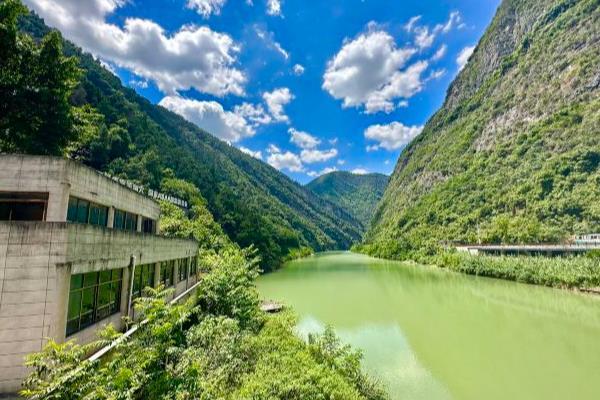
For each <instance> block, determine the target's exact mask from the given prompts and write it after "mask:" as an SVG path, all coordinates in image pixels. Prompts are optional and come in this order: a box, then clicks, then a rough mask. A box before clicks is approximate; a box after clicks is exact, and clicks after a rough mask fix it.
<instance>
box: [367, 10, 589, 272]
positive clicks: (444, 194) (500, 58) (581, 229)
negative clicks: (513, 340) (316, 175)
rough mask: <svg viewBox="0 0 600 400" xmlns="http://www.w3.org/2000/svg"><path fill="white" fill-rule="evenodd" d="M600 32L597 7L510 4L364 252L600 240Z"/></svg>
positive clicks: (408, 254) (409, 158)
mask: <svg viewBox="0 0 600 400" xmlns="http://www.w3.org/2000/svg"><path fill="white" fill-rule="evenodd" d="M599 20H600V3H599V2H598V1H597V0H578V1H574V0H535V1H534V0H505V1H503V3H502V4H501V5H500V7H499V9H498V11H497V14H496V16H495V17H494V19H493V21H492V23H491V26H490V27H489V28H488V30H487V32H486V33H485V35H484V36H483V38H482V39H481V41H480V42H479V44H478V45H477V47H476V48H475V51H474V53H473V55H472V56H471V58H470V60H469V62H468V64H467V66H466V67H465V68H464V70H463V71H462V72H461V73H460V74H459V75H458V77H457V78H456V80H455V81H454V82H453V83H452V85H451V87H450V89H449V91H448V94H447V97H446V100H445V103H444V105H443V107H442V108H441V109H440V110H439V111H438V112H437V113H436V114H435V115H434V116H433V117H432V118H431V119H430V120H429V121H428V123H427V124H426V126H425V129H424V130H423V132H422V134H421V135H419V136H418V137H417V138H416V139H415V140H414V141H413V142H412V143H411V144H410V145H409V146H408V147H407V148H406V149H405V151H404V152H403V153H402V154H401V156H400V159H399V161H398V164H397V165H396V168H395V171H394V173H393V175H392V177H391V178H390V183H389V185H388V188H387V190H386V192H385V194H384V196H383V199H382V201H381V203H380V205H379V207H378V209H377V212H376V214H375V217H374V219H373V224H372V228H371V229H370V231H369V232H368V233H367V235H366V239H365V242H364V245H363V246H361V249H362V251H365V252H367V253H370V254H374V255H378V256H382V257H390V258H414V257H419V256H431V255H434V254H436V253H437V252H438V251H439V250H440V248H441V247H442V244H444V243H443V242H445V243H446V244H447V243H449V242H478V241H480V242H482V243H535V242H555V241H564V240H568V238H569V237H570V236H571V235H573V234H576V233H586V232H593V231H600V201H599V199H600V112H598V110H600V74H599V71H598V66H599V65H600V46H598V43H599V41H600V30H599V29H598V21H599ZM524 273H525V272H524Z"/></svg>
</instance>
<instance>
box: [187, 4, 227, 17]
mask: <svg viewBox="0 0 600 400" xmlns="http://www.w3.org/2000/svg"><path fill="white" fill-rule="evenodd" d="M225 1H226V0H188V2H187V8H190V9H192V10H195V11H196V12H197V13H198V14H200V15H202V16H203V17H204V18H208V17H209V16H210V15H211V14H215V15H219V14H220V13H221V8H223V5H224V4H225Z"/></svg>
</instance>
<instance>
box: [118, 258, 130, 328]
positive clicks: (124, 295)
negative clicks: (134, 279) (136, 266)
mask: <svg viewBox="0 0 600 400" xmlns="http://www.w3.org/2000/svg"><path fill="white" fill-rule="evenodd" d="M122 271H123V280H122V281H121V303H120V304H119V311H120V314H121V316H122V317H125V316H126V315H127V312H128V310H127V305H128V304H129V293H130V292H131V290H132V289H133V288H132V287H130V286H131V266H129V267H125V268H123V269H122ZM119 328H122V327H119Z"/></svg>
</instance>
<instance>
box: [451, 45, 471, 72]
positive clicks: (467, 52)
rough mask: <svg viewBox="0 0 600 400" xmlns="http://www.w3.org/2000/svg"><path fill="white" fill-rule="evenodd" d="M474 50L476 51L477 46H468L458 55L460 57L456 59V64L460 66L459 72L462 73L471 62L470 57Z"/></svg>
mask: <svg viewBox="0 0 600 400" xmlns="http://www.w3.org/2000/svg"><path fill="white" fill-rule="evenodd" d="M473 50H475V46H467V47H465V48H464V49H462V50H461V51H460V53H458V57H456V64H457V65H458V70H459V71H461V70H462V69H463V68H464V67H465V65H467V61H469V57H471V54H473Z"/></svg>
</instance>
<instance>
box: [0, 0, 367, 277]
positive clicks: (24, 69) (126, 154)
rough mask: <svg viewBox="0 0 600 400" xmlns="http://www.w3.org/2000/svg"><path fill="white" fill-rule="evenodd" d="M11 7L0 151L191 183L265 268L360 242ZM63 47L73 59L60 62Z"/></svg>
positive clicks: (350, 226) (346, 221) (1, 88)
mask: <svg viewBox="0 0 600 400" xmlns="http://www.w3.org/2000/svg"><path fill="white" fill-rule="evenodd" d="M13 3H14V1H3V2H2V3H1V5H0V7H2V11H0V13H1V14H0V18H2V21H1V22H0V46H2V49H0V55H1V56H2V57H0V63H1V64H0V68H1V71H0V93H1V94H2V97H0V111H1V113H0V115H1V117H0V152H23V153H50V154H63V155H67V156H70V157H72V158H75V159H78V160H80V161H82V162H84V163H86V164H88V165H90V166H92V167H94V168H97V169H100V170H103V171H107V172H109V173H111V174H113V175H117V176H121V177H124V178H126V179H129V180H132V181H135V182H137V183H139V184H142V185H144V186H147V187H150V188H154V189H157V188H159V185H160V183H161V181H162V180H163V179H164V178H165V177H169V176H174V177H176V178H178V179H183V180H185V181H187V182H190V183H192V184H193V185H195V186H196V187H198V188H199V189H200V191H201V192H202V195H203V197H204V198H205V199H206V201H207V206H208V209H209V210H210V211H211V213H212V214H213V215H214V217H215V219H216V221H217V222H218V223H219V224H220V225H221V226H222V227H223V230H224V231H225V233H226V234H227V235H228V236H229V237H230V238H231V239H233V240H234V241H235V242H236V243H238V244H239V245H240V246H242V247H245V246H249V245H251V244H253V245H255V246H256V248H257V249H258V251H259V253H260V255H261V257H262V260H263V261H262V265H261V267H262V268H263V269H265V270H268V269H272V268H275V267H277V266H278V265H279V264H280V263H281V261H282V260H283V259H284V258H285V257H286V256H287V255H288V253H289V252H290V250H293V249H301V248H303V247H308V248H312V249H314V250H326V249H334V248H336V249H337V248H348V247H349V246H350V245H351V243H352V242H353V241H355V240H357V239H359V238H360V233H361V231H360V222H358V221H357V220H355V219H354V218H353V217H352V216H351V215H349V214H348V213H347V212H345V211H344V210H343V209H341V208H339V207H337V206H336V205H334V204H332V203H330V202H328V201H326V200H323V199H322V198H320V197H318V196H316V195H315V194H314V193H312V192H311V191H310V190H307V189H305V188H304V187H302V186H300V185H299V184H297V183H296V182H293V181H292V180H290V179H289V178H287V177H286V176H285V175H284V174H282V173H280V172H278V171H277V170H275V169H274V168H272V167H270V166H269V165H267V164H265V163H263V162H261V161H259V160H256V159H255V158H253V157H250V156H248V155H246V154H244V153H242V152H240V151H239V150H238V149H236V148H235V147H233V146H230V145H228V144H227V143H225V142H222V141H220V140H219V139H217V138H215V137H214V136H212V135H211V134H209V133H207V132H205V131H203V130H202V129H200V128H198V127H197V126H195V125H193V124H191V123H189V122H187V121H186V120H184V119H183V118H181V117H180V116H178V115H176V114H174V113H172V112H170V111H168V110H166V109H164V108H162V107H159V106H156V105H154V104H151V103H150V102H149V101H147V100H146V99H144V98H142V97H141V96H139V95H137V94H136V93H135V92H134V91H133V90H131V89H128V88H125V87H123V86H122V84H121V82H120V80H119V79H118V78H117V77H116V76H114V75H113V74H112V73H111V72H109V71H108V70H106V69H105V68H104V67H102V66H101V65H100V63H99V62H97V61H96V60H94V59H93V57H92V56H91V55H89V54H85V53H83V52H82V51H81V50H80V49H78V48H77V47H75V46H74V45H73V44H71V43H69V42H67V41H62V40H60V35H59V33H58V32H52V31H51V30H50V29H49V28H48V27H46V26H45V25H44V23H43V21H42V20H41V19H40V18H38V17H37V16H35V15H32V14H30V15H27V16H23V17H21V19H20V22H19V23H20V27H21V31H22V32H21V33H17V32H16V31H15V30H14V24H12V23H11V22H10V21H11V20H10V17H9V16H8V15H7V13H8V10H9V7H8V6H7V4H13ZM25 32H26V33H27V34H29V35H31V36H32V37H33V38H34V39H33V40H32V39H30V38H29V37H28V35H27V34H25ZM42 38H44V39H42ZM34 41H38V42H41V43H40V44H39V45H36V44H35V43H34ZM61 45H62V49H63V52H64V54H66V55H67V56H71V57H72V58H65V57H60V52H61V51H60V50H61ZM47 48H48V49H50V50H51V51H46V50H45V49H47ZM46 53H50V55H51V56H52V57H54V58H48V57H46V56H44V55H45V54H46ZM30 54H31V55H30ZM5 55H7V56H5ZM14 59H15V60H16V61H14ZM60 63H62V65H63V68H58V67H57V66H58V65H59V64H60ZM75 64H76V65H77V66H78V69H79V72H78V73H76V72H75V73H74V71H73V69H74V67H75ZM46 69H47V70H48V72H46V71H45V70H46ZM59 72H60V73H62V74H63V75H65V76H60V74H59ZM44 74H46V75H44ZM38 75H39V76H47V77H48V79H46V80H43V79H40V80H37V76H38ZM48 75H50V76H48ZM76 78H79V79H76ZM29 79H34V80H33V81H30V80H29ZM38 81H39V82H40V85H39V86H38V87H30V85H31V83H32V82H33V83H36V82H38ZM48 83H50V84H48ZM44 85H46V86H44ZM55 87H56V89H55ZM40 89H43V90H41V91H40ZM71 89H72V90H71ZM28 90H29V92H28ZM30 92H31V93H30ZM46 92H48V96H46V95H44V94H45V93H46ZM7 93H8V94H10V95H6V94H7ZM13 93H16V95H13ZM32 93H37V94H39V93H41V95H35V96H34V95H33V94H32ZM65 94H67V95H65ZM15 97H16V98H18V99H19V100H22V101H20V102H15ZM15 109H18V110H17V111H15ZM40 113H41V114H40ZM56 116H58V117H61V118H55V117H56ZM22 121H25V122H27V123H28V125H25V126H23V127H21V126H19V125H18V124H20V123H22ZM48 121H56V123H57V124H58V123H60V125H59V126H60V127H61V128H63V129H64V131H63V132H65V135H64V136H61V137H55V136H56V135H55V132H61V130H60V129H54V127H53V126H50V125H51V124H50V122H48ZM53 123H54V122H53ZM21 136H22V137H21ZM48 142H51V144H48Z"/></svg>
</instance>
